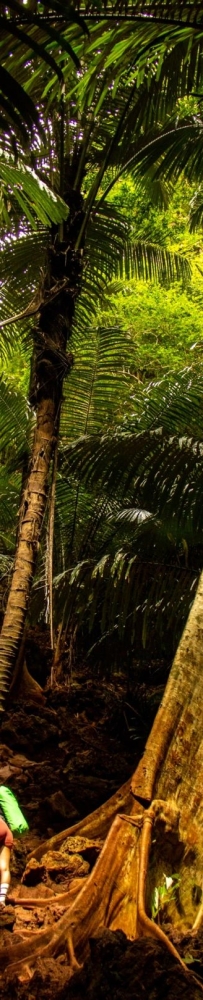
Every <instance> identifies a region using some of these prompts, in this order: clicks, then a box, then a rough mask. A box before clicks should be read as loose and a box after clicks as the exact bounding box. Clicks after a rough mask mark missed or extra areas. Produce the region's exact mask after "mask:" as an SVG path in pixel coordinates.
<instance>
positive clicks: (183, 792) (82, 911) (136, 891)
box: [0, 574, 203, 970]
mask: <svg viewBox="0 0 203 1000" xmlns="http://www.w3.org/2000/svg"><path fill="white" fill-rule="evenodd" d="M202 611H203V574H202V576H201V578H200V582H199V587H198V590H197V593H196V597H195V601H194V604H193V607H192V609H191V611H190V615H189V618H188V622H187V624H186V627H185V630H184V633H183V636H182V639H181V642H180V645H179V648H178V650H177V653H176V656H175V659H174V663H173V666H172V670H171V674H170V677H169V680H168V683H167V686H166V690H165V694H164V697H163V700H162V703H161V705H160V707H159V709H158V713H157V716H156V719H155V722H154V724H153V726H152V730H151V733H150V736H149V739H148V741H147V744H146V749H145V752H144V755H143V758H142V760H141V762H140V764H139V765H138V768H137V769H136V771H135V774H134V775H133V777H132V782H131V790H130V783H129V782H127V783H126V785H125V786H123V788H122V789H120V791H119V792H118V793H116V795H114V796H113V797H112V799H110V800H109V802H108V803H106V805H103V806H101V808H100V809H98V810H96V812H95V813H93V814H92V815H91V816H89V817H87V819H84V820H82V821H81V822H80V823H78V824H76V826H75V827H71V828H70V829H68V830H66V831H63V833H62V834H57V836H56V837H54V838H52V840H51V841H50V842H48V843H46V844H44V845H41V846H40V848H38V850H36V852H35V856H36V857H41V855H42V854H43V852H46V850H47V846H49V848H50V847H51V848H52V849H54V850H56V849H57V847H58V848H59V847H60V845H61V843H62V840H65V839H66V838H67V837H68V835H72V834H73V833H75V834H77V833H80V834H83V835H86V836H88V838H91V836H92V837H93V838H95V836H100V837H106V839H105V840H104V845H103V849H102V851H101V854H100V856H99V858H98V860H97V862H96V865H95V867H94V868H93V871H92V872H91V874H90V875H89V876H88V877H87V878H86V879H85V880H84V885H83V887H82V889H81V890H80V891H79V892H78V894H77V895H76V897H75V898H74V899H73V895H72V894H71V892H70V895H69V894H66V912H65V913H64V915H63V916H62V917H61V918H60V920H59V921H58V924H57V928H56V929H55V928H54V929H53V928H51V929H46V930H45V931H43V932H40V939H39V938H38V937H36V939H35V940H34V943H33V939H31V938H30V940H28V939H27V940H26V942H25V943H23V944H19V945H16V946H15V947H13V948H12V949H9V951H8V950H7V952H5V950H4V949H2V950H1V951H0V968H4V967H5V965H7V964H11V966H12V965H13V967H14V968H15V970H16V967H19V968H20V966H21V964H22V963H23V962H25V961H26V960H28V962H30V964H31V967H32V968H34V967H35V963H36V961H37V957H38V956H40V957H42V955H43V957H44V958H46V956H47V957H48V956H50V955H53V954H57V952H59V951H60V950H61V949H62V950H63V949H64V947H66V948H67V953H68V961H69V963H70V965H71V967H72V970H74V967H75V965H77V960H76V959H75V949H76V951H77V956H78V957H79V959H80V958H83V956H84V954H85V949H86V945H87V941H88V938H89V937H90V935H92V934H93V933H94V932H96V931H97V930H98V929H99V928H101V927H102V926H103V927H108V928H109V929H111V930H116V929H121V930H123V931H124V932H125V933H126V935H127V937H128V938H130V939H131V940H132V939H133V938H135V937H137V936H140V935H141V936H142V935H143V934H152V936H154V937H156V938H159V939H160V940H161V941H162V944H164V943H165V944H166V946H167V947H169V950H170V951H172V954H173V955H174V956H175V955H176V956H177V951H176V948H175V947H174V945H173V943H172V942H171V941H168V942H167V938H166V935H165V933H164V929H162V928H161V927H160V928H159V927H158V926H157V925H156V924H155V923H154V922H153V921H152V920H151V905H150V897H151V894H152V891H153V889H154V888H155V887H157V886H159V885H160V884H161V881H162V878H163V873H165V874H166V875H167V876H171V875H173V873H174V869H175V872H177V871H178V872H179V876H180V881H179V887H178V893H177V894H174V896H173V894H172V896H171V899H169V902H168V905H167V916H168V918H169V919H170V921H171V929H172V931H173V930H174V929H177V928H178V931H179V932H185V930H187V934H188V933H191V934H193V933H195V931H196V930H197V929H198V927H199V926H200V924H201V920H202V919H203V906H202V905H200V907H199V908H198V910H197V905H196V903H195V894H194V892H193V889H194V887H196V886H198V887H199V888H200V889H201V888H202V866H203V794H202V786H203V739H202V728H203V708H202V671H201V667H202V657H203V653H202V649H203V614H202ZM106 834H107V835H106ZM40 895H41V893H40ZM34 902H35V905H36V899H35V901H34Z"/></svg>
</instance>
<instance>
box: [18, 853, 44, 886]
mask: <svg viewBox="0 0 203 1000" xmlns="http://www.w3.org/2000/svg"><path fill="white" fill-rule="evenodd" d="M44 875H45V866H44V864H43V862H42V861H41V862H40V861H37V860H36V858H30V861H29V862H28V864H27V865H26V868H25V871H24V872H23V875H22V879H21V882H22V883H25V885H38V883H39V882H41V880H42V878H43V877H44Z"/></svg>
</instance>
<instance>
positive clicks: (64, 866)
mask: <svg viewBox="0 0 203 1000" xmlns="http://www.w3.org/2000/svg"><path fill="white" fill-rule="evenodd" d="M157 680H158V681H159V674H158V673H157ZM150 691H151V694H150ZM159 697H160V688H159V683H157V685H151V688H150V685H149V684H148V686H146V685H145V684H144V683H143V680H142V683H141V684H140V685H138V688H137V689H136V688H135V689H134V691H132V690H131V691H130V692H129V690H128V689H127V686H126V681H125V680H122V679H121V678H120V677H118V678H117V679H114V681H113V683H111V682H110V681H109V682H107V681H105V682H104V681H103V682H102V681H101V679H100V678H99V677H96V678H95V677H94V675H92V676H90V674H89V673H88V672H83V674H82V675H80V673H79V672H78V673H77V675H75V676H74V677H73V678H72V680H71V685H70V684H69V687H64V688H62V687H60V688H58V689H57V690H56V691H55V692H54V693H53V692H51V691H48V692H47V695H46V698H45V701H44V704H42V705H33V703H31V702H30V703H29V702H28V703H27V705H26V706H25V705H24V704H22V703H21V705H19V704H18V703H16V705H15V704H13V705H12V706H11V707H10V709H9V710H8V711H7V712H6V715H5V716H4V717H3V721H2V724H1V731H0V784H1V783H5V784H7V785H8V786H9V787H10V788H12V790H13V791H14V793H15V794H16V795H17V797H18V800H19V803H20V805H21V807H22V809H23V812H24V814H25V816H26V818H27V820H28V823H29V832H28V833H27V834H26V835H24V837H22V838H18V839H16V840H15V846H14V851H13V858H12V865H11V870H12V882H11V890H10V898H9V902H8V904H7V906H6V909H5V912H4V914H3V915H2V916H1V915H0V949H2V947H3V948H5V949H9V946H10V944H11V942H14V940H15V942H16V944H17V943H18V942H21V941H23V940H26V936H27V935H28V934H29V933H30V934H33V935H34V934H36V933H37V932H39V931H40V930H41V929H43V928H45V927H49V925H51V924H53V923H54V922H56V923H57V920H58V919H59V918H60V916H61V915H62V914H63V913H64V909H65V905H64V906H63V899H61V896H62V895H63V893H64V892H67V889H69V887H70V885H73V886H74V880H75V883H76V880H77V883H78V884H80V883H79V880H82V879H83V878H85V877H87V875H88V873H89V871H90V870H91V868H92V865H93V864H94V862H95V859H96V857H97V856H98V851H99V850H100V848H101V844H100V843H99V842H96V841H95V842H94V843H91V844H90V843H89V842H87V841H86V842H85V841H83V839H82V838H79V837H78V838H77V837H75V838H74V836H72V838H70V837H69V838H68V840H67V839H66V835H65V831H66V829H67V828H68V827H70V826H71V825H72V824H74V823H77V822H78V820H79V819H80V818H82V817H83V816H85V815H87V814H88V813H89V812H92V810H94V809H96V808H97V807H98V806H99V805H100V804H101V803H103V802H105V801H106V799H108V798H109V797H110V796H111V795H112V794H113V793H114V792H115V791H116V790H117V789H118V788H119V787H120V785H122V784H123V783H124V782H125V781H126V780H127V779H128V777H130V775H131V773H132V772H133V770H134V769H135V766H136V762H137V761H138V759H139V757H140V755H141V753H142V750H143V748H144V744H145V741H146V736H147V732H148V730H149V728H150V725H151V722H152V719H153V716H154V714H155V711H156V708H157V701H158V698H159ZM60 830H64V841H63V843H62V845H61V848H60V851H58V852H53V851H52V852H50V851H49V850H47V848H46V850H45V853H44V856H43V857H42V859H41V861H40V862H36V861H34V862H32V861H31V862H30V861H28V856H30V854H32V851H33V849H35V848H36V846H37V845H39V844H40V843H41V842H42V843H43V841H44V840H46V839H47V838H49V837H52V836H53V835H54V834H55V833H57V832H59V831H60ZM81 884H82V881H81ZM12 893H13V897H15V903H13V902H12ZM58 895H60V900H59V901H57V897H58ZM30 896H31V897H32V899H33V901H34V903H35V905H34V907H33V909H32V910H29V909H28V908H26V905H25V904H22V903H21V899H23V900H25V899H26V897H29V898H30ZM42 896H43V897H47V906H46V907H45V908H44V909H40V907H39V906H38V905H37V901H38V899H39V897H42ZM53 896H54V899H53ZM49 898H50V902H49ZM35 901H36V902H35ZM176 943H177V942H176ZM177 946H178V947H180V951H182V954H185V952H186V953H187V951H188V952H189V954H190V953H191V950H192V955H191V954H190V960H191V970H193V971H194V972H195V974H196V976H200V977H201V976H202V981H203V938H201V935H200V937H199V938H198V939H197V940H195V941H193V944H192V949H191V946H190V944H188V945H187V941H186V942H182V943H180V942H179V943H177ZM11 995H12V998H13V1000H25V998H26V1000H35V998H36V1000H37V998H38V1000H66V998H67V1000H80V998H81V1000H82V998H83V997H84V995H85V997H86V998H87V1000H112V998H113V1000H131V998H133V1000H138V998H139V1000H140V997H143V1000H144V998H145V997H146V998H148V1000H163V997H164V998H165V1000H168V998H170V1000H179V997H180V998H181V1000H182V997H184V998H185V1000H196V998H199V997H201V996H202V989H201V986H199V987H198V986H197V985H194V982H193V980H192V976H191V975H188V973H187V971H186V972H184V970H183V969H182V968H181V967H180V966H178V964H177V963H176V961H175V960H174V959H173V957H171V955H170V954H169V953H168V952H166V951H165V950H164V949H163V948H162V947H161V946H160V945H159V944H157V943H156V942H154V941H153V940H152V939H151V938H150V937H149V938H143V939H141V940H139V941H134V942H130V941H128V940H127V939H126V937H125V935H124V934H123V933H122V931H117V932H116V933H112V932H110V931H108V930H103V931H102V930H101V932H99V933H98V934H97V935H96V937H94V938H92V939H91V941H90V943H89V948H88V951H87V956H86V961H85V963H84V966H83V968H82V969H81V970H80V971H78V972H77V973H75V974H74V976H72V978H70V971H69V967H68V964H67V956H66V955H65V954H62V955H60V956H59V958H58V959H57V960H56V959H51V960H50V959H49V960H47V961H46V962H45V961H42V959H39V960H38V964H37V968H36V970H35V971H34V974H33V975H32V977H31V978H30V980H28V979H27V978H26V974H25V979H24V977H23V976H20V973H17V971H16V973H15V971H14V970H13V969H12V974H11V972H9V970H7V971H5V972H4V973H3V974H1V975H0V1000H10V997H11Z"/></svg>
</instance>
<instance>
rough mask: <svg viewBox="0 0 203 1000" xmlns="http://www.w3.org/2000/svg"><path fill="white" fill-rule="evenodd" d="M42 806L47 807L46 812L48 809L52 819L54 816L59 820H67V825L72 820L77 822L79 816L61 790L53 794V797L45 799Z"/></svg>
mask: <svg viewBox="0 0 203 1000" xmlns="http://www.w3.org/2000/svg"><path fill="white" fill-rule="evenodd" d="M42 806H44V807H45V809H46V811H47V809H48V811H49V814H51V819H52V818H53V816H56V817H58V818H59V819H63V820H65V823H68V822H69V821H70V820H72V821H73V822H74V820H77V819H78V816H79V814H78V812H77V809H75V806H73V804H72V802H69V801H68V799H66V797H65V795H64V794H63V792H61V791H60V790H59V791H57V792H53V795H50V796H49V798H46V799H44V803H42Z"/></svg>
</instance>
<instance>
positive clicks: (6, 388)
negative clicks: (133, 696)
mask: <svg viewBox="0 0 203 1000" xmlns="http://www.w3.org/2000/svg"><path fill="white" fill-rule="evenodd" d="M52 6H53V5H52ZM56 7H57V10H56V18H57V17H58V18H59V21H58V22H57V20H56V23H55V21H54V13H53V18H52V19H51V20H50V19H49V14H48V9H47V5H46V4H44V5H43V4H40V3H34V4H33V3H22V4H17V6H16V4H13V3H11V4H10V5H8V8H4V6H3V5H1V15H0V16H1V28H2V37H1V54H2V70H1V73H2V76H1V134H2V138H1V163H0V174H1V219H2V225H1V262H2V266H1V330H0V342H1V386H0V435H1V469H0V477H1V489H0V505H1V507H0V522H1V539H0V541H1V551H0V562H1V603H2V615H3V612H4V610H5V608H6V601H7V596H8V601H9V600H10V597H9V594H10V584H11V588H12V587H13V586H14V583H13V582H12V581H13V580H14V577H15V570H14V577H12V568H13V559H14V554H15V551H16V525H17V519H18V511H19V507H20V519H21V518H22V511H23V503H24V501H23V495H24V494H23V490H24V484H25V483H26V478H27V477H28V476H29V468H31V467H32V449H33V447H34V444H33V442H34V441H35V435H36V433H37V432H36V427H37V426H38V423H36V419H37V421H38V417H37V413H38V408H39V406H40V405H41V401H42V396H43V391H44V398H47V392H48V390H47V386H48V385H49V384H50V385H51V380H52V382H53V383H54V380H55V387H56V385H58V389H57V392H58V397H57V400H56V399H55V403H54V405H55V416H54V426H55V431H56V434H55V436H56V442H55V444H53V442H52V445H51V451H50V462H49V467H48V466H47V469H46V477H47V478H46V485H45V494H46V493H47V490H48V491H49V500H48V504H47V507H46V504H45V506H44V508H43V511H42V514H41V515H40V517H41V527H40V531H39V532H38V534H37V535H36V538H35V540H34V554H33V567H32V570H31V574H30V582H29V584H27V583H26V588H27V591H26V595H25V599H24V611H23V612H22V615H21V613H20V624H19V633H18V635H17V636H16V635H15V637H14V638H13V649H12V650H11V647H10V646H8V648H7V652H5V646H4V638H2V643H3V645H2V656H3V660H5V664H4V667H2V671H3V673H2V691H4V690H5V687H6V688H7V686H8V683H9V677H10V672H12V670H13V667H14V664H15V660H16V656H17V654H18V653H19V648H20V643H21V640H22V635H23V629H24V624H25V619H26V608H27V606H28V603H29V622H30V623H31V624H32V625H33V624H34V623H35V622H36V621H38V620H39V621H40V622H41V623H46V624H47V626H48V627H49V628H50V642H51V646H52V648H53V650H55V654H54V655H55V658H56V662H57V663H58V661H59V660H60V658H62V656H63V648H64V644H65V648H66V650H67V645H68V646H70V649H71V653H70V657H72V656H73V649H75V644H78V643H79V646H80V645H81V648H82V649H83V654H84V655H85V656H89V655H90V657H91V655H92V652H91V651H93V656H94V659H96V661H97V662H99V663H100V662H103V663H104V662H106V649H107V646H108V649H109V651H110V653H109V660H110V663H109V669H111V670H112V669H113V668H114V669H118V665H119V662H120V653H119V650H120V648H121V643H122V664H123V666H124V667H125V668H127V669H128V662H129V657H130V659H131V661H132V660H133V659H136V657H139V656H142V655H143V650H145V649H147V650H150V651H152V650H154V651H156V649H158V648H159V649H160V650H161V654H163V655H165V653H166V650H167V655H169V657H171V656H172V654H173V652H174V650H175V648H176V645H177V641H178V638H179V636H180V634H181V631H182V627H183V624H184V622H185V620H186V618H187V614H188V610H189V607H190V605H191V603H192V600H193V597H194V593H195V588H196V585H197V581H198V576H199V572H200V569H201V563H202V505H201V478H202V476H201V449H202V419H201V402H202V360H201V359H202V347H201V344H202V295H203V270H202V249H203V242H202V227H201V223H202V189H201V180H202V178H201V141H202V140H201V130H202V121H201V96H200V98H199V90H198V87H199V85H200V82H201V73H200V63H199V62H198V60H199V53H200V49H199V48H198V46H200V48H201V42H199V37H198V33H196V34H195V31H196V28H195V29H194V25H193V16H192V13H191V18H189V21H188V27H187V32H185V27H184V20H183V24H182V27H181V25H179V24H178V27H176V19H177V11H176V8H175V6H174V11H171V16H172V17H174V19H175V20H174V25H173V23H171V24H170V25H169V24H168V23H167V17H168V10H167V8H166V10H165V16H166V23H165V22H164V21H163V25H162V27H161V28H160V35H159V36H157V38H156V31H157V30H158V29H157V26H156V21H155V22H154V23H153V22H152V23H151V24H149V23H148V24H147V23H146V22H145V24H144V26H143V24H142V16H141V21H139V14H140V11H139V4H138V8H137V14H136V11H134V14H135V15H136V16H138V22H137V26H136V32H135V33H134V34H133V43H132V24H131V21H130V19H129V20H128V19H125V17H124V20H122V16H121V21H120V23H118V24H117V23H116V22H115V23H114V21H113V22H111V21H109V22H106V23H105V22H104V24H103V22H101V21H100V20H98V22H97V19H96V13H97V11H98V5H95V6H94V5H93V8H94V13H95V19H94V18H93V21H91V20H90V22H89V21H87V22H86V20H85V13H87V15H88V13H89V14H92V10H90V9H89V8H88V7H86V9H85V6H84V9H83V8H81V10H80V7H78V8H77V9H76V8H75V10H74V12H73V11H72V10H70V12H69V10H68V7H67V12H66V15H67V19H68V20H67V23H66V20H65V9H64V11H63V12H62V8H61V6H60V4H57V5H56ZM107 8H108V4H107ZM53 10H54V8H53ZM157 10H158V8H157ZM63 13H64V18H63ZM106 13H107V14H108V9H107V11H106ZM151 13H153V12H151V10H150V14H151ZM120 14H121V15H122V10H120ZM186 14H187V11H186ZM186 14H185V15H184V16H185V17H186V22H187V16H186ZM42 15H43V16H44V18H45V20H44V22H43V21H42ZM178 16H179V10H178ZM155 17H156V4H155ZM181 17H183V12H181ZM40 18H41V21H40ZM143 32H144V34H143ZM153 32H154V36H153ZM193 36H194V37H193ZM153 37H154V38H155V40H156V45H157V46H158V47H157V48H156V56H155V52H154V50H153ZM169 42H170V44H171V49H170V52H171V55H170V58H169V57H168V54H167V53H168V45H169ZM193 42H194V47H193ZM142 44H143V49H142ZM147 45H149V51H151V50H150V46H152V55H151V57H150V63H149V65H148V63H147V62H146V57H145V49H146V46H147ZM58 46H59V47H58ZM140 46H141V49H140V55H139V60H138V50H139V47H140ZM191 53H192V55H191ZM137 60H138V62H137ZM177 60H178V61H177ZM175 65H176V66H177V74H176V73H174V67H175ZM185 66H188V67H190V79H189V76H188V77H187V74H186V73H185ZM192 72H193V84H191V80H192ZM147 74H148V75H147ZM13 79H15V85H16V92H15V97H14V94H13V88H12V81H13ZM114 121H115V124H114ZM28 143H29V145H28ZM68 212H69V217H68V218H69V221H67V214H68ZM70 227H72V229H71V230H70V233H69V229H70ZM74 227H75V229H74ZM73 230H74V232H73ZM67 240H69V246H68V243H67ZM67 246H68V250H67ZM72 247H73V251H72V249H71V250H70V248H72ZM71 253H72V257H73V260H72V264H71V262H70V260H69V257H70V256H71ZM57 254H59V257H58V258H57ZM57 261H58V262H57ZM63 261H64V266H65V268H66V266H67V268H69V272H68V271H67V274H68V273H69V274H71V278H69V277H67V275H66V270H65V271H64V272H63V268H62V263H63ZM76 272H77V273H76ZM68 282H69V288H70V282H71V288H70V291H69V299H70V300H71V302H69V303H68V304H67V303H65V299H64V303H65V304H64V303H63V302H62V298H60V296H62V293H63V289H64V295H65V296H66V298H67V295H68V292H67V288H68ZM52 302H53V303H54V307H53V308H54V309H56V313H55V314H54V315H53V311H52V318H51V308H50V309H49V303H52ZM57 309H58V310H59V312H58V315H60V314H61V316H62V314H63V313H64V317H65V312H66V319H64V327H63V331H65V332H63V333H62V335H61V333H60V334H57V333H56V331H55V328H54V324H55V323H57ZM67 309H68V312H67ZM64 310H65V311H64ZM40 316H41V319H40V323H39V317H40ZM67 316H68V319H67ZM60 322H61V320H60ZM40 324H41V327H40ZM71 329H72V336H71V354H70V353H67V354H66V356H65V352H66V344H67V343H68V341H69V335H70V332H71ZM39 330H40V332H39ZM44 331H45V332H44ZM48 341H49V344H48ZM45 355H46V357H45ZM73 362H74V363H73ZM62 383H63V395H62V388H61V387H62ZM43 387H44V388H43ZM54 391H55V390H54V389H53V393H54ZM55 395H56V391H55ZM59 415H60V423H59ZM22 483H23V485H22ZM43 490H44V487H43V488H42V492H43ZM42 492H41V495H42ZM32 524H36V515H35V514H34V515H32ZM23 530H24V529H23ZM33 530H34V528H33ZM37 531H38V529H37ZM19 532H20V528H19V527H18V531H17V539H19V540H20V534H19ZM36 555H37V558H36ZM34 565H35V572H36V576H35V582H34V583H33V585H32V582H33V573H34ZM14 567H15V563H14ZM31 585H32V595H31ZM20 586H21V585H20ZM23 586H24V585H23ZM12 600H13V598H12ZM13 608H14V605H13ZM13 614H14V623H15V620H16V609H15V610H13ZM13 627H14V628H15V624H14V626H12V623H11V619H10V618H9V617H8V622H7V625H6V628H7V629H9V631H10V632H11V631H12V628H13ZM73 637H74V641H72V640H73ZM6 642H7V640H6ZM10 657H11V659H12V664H11V659H10ZM4 674H5V675H4ZM2 697H4V695H2Z"/></svg>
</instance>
